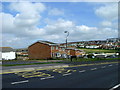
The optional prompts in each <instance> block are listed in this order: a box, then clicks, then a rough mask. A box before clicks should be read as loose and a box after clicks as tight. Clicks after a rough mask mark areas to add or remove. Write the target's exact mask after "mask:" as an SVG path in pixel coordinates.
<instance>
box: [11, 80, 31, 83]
mask: <svg viewBox="0 0 120 90" xmlns="http://www.w3.org/2000/svg"><path fill="white" fill-rule="evenodd" d="M25 82H29V81H28V80H26V81H19V82H12V83H11V84H19V83H25Z"/></svg>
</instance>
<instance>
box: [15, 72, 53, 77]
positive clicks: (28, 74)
mask: <svg viewBox="0 0 120 90" xmlns="http://www.w3.org/2000/svg"><path fill="white" fill-rule="evenodd" d="M16 74H17V75H18V76H21V77H23V78H31V77H49V76H51V75H50V74H46V73H43V72H38V71H33V72H22V73H21V72H20V73H16Z"/></svg>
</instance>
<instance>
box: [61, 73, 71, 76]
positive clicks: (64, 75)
mask: <svg viewBox="0 0 120 90" xmlns="http://www.w3.org/2000/svg"><path fill="white" fill-rule="evenodd" d="M70 74H71V73H67V74H63V76H66V75H70Z"/></svg>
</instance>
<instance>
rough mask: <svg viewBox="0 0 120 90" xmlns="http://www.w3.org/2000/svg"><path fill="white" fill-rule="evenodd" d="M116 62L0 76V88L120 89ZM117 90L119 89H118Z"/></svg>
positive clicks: (118, 67)
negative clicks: (0, 77) (0, 86)
mask: <svg viewBox="0 0 120 90" xmlns="http://www.w3.org/2000/svg"><path fill="white" fill-rule="evenodd" d="M119 71H120V66H119V64H118V62H101V63H97V64H93V63H90V64H81V65H78V64H77V65H70V66H69V67H62V68H52V69H50V68H49V69H44V70H32V71H27V72H26V71H23V72H15V73H7V74H2V83H3V84H2V88H3V90H4V88H16V89H18V88H26V89H29V88H81V89H84V88H88V89H89V88H90V89H97V88H100V89H105V90H114V89H115V90H116V88H117V89H118V88H119V87H120V82H119V78H118V76H119ZM118 90H119V89H118Z"/></svg>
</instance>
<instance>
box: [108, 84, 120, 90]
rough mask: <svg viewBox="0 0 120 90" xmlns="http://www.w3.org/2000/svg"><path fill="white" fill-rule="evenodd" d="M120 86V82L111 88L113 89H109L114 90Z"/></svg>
mask: <svg viewBox="0 0 120 90" xmlns="http://www.w3.org/2000/svg"><path fill="white" fill-rule="evenodd" d="M119 86H120V84H118V85H116V86H114V87H113V88H111V89H109V90H114V89H116V88H118V87H119Z"/></svg>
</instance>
